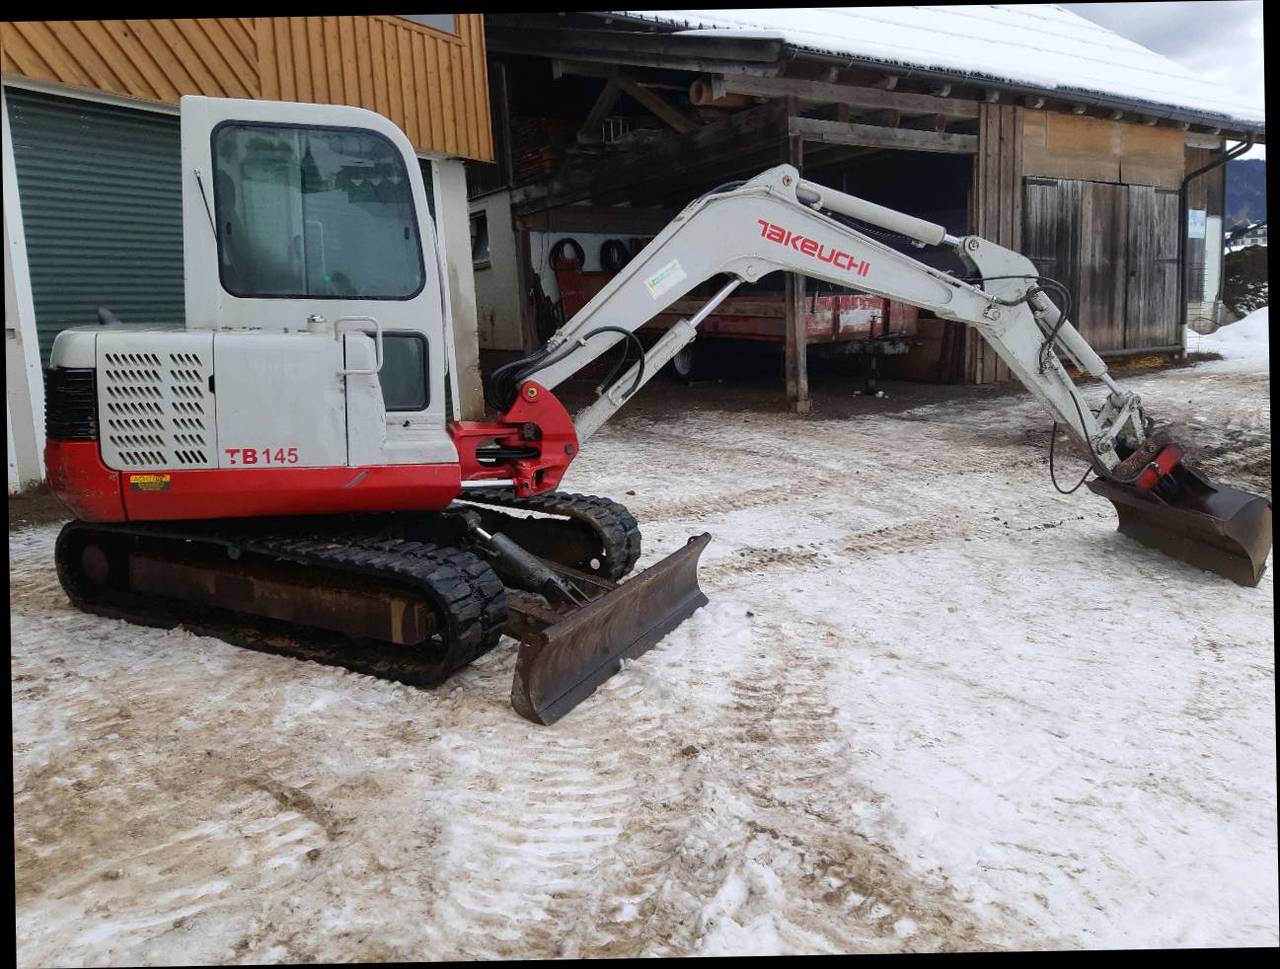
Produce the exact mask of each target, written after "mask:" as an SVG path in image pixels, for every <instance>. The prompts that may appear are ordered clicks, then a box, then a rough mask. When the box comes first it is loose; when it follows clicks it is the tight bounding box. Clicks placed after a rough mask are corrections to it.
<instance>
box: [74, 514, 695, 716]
mask: <svg viewBox="0 0 1280 969" xmlns="http://www.w3.org/2000/svg"><path fill="white" fill-rule="evenodd" d="M707 541H709V536H705V535H703V536H698V537H696V538H694V539H691V540H690V543H689V544H688V545H686V546H685V548H683V549H681V550H679V551H677V552H675V553H674V554H672V555H670V556H668V557H667V558H666V559H664V560H663V561H662V562H660V563H658V564H657V565H655V566H654V567H652V568H650V569H648V570H647V571H645V572H644V573H642V574H640V575H638V576H636V577H635V578H633V579H632V580H631V581H630V582H628V583H626V585H625V586H620V585H619V581H620V580H621V579H623V578H624V577H625V576H626V575H628V574H629V573H630V572H631V570H632V569H633V568H634V566H635V563H636V561H637V559H638V558H639V556H640V530H639V527H638V526H637V525H636V521H635V519H634V518H633V517H632V516H631V514H630V513H629V512H628V511H627V510H626V509H625V508H624V507H623V506H622V505H620V504H618V503H616V502H613V501H610V500H609V499H607V498H598V497H594V496H590V495H574V494H559V493H550V494H543V495H538V496H534V497H531V498H525V499H521V498H515V497H514V496H512V495H511V494H510V493H502V492H497V491H489V490H483V489H482V490H477V491H473V492H470V493H467V494H466V495H465V500H461V501H458V502H455V503H454V504H453V505H451V506H450V507H449V508H448V509H447V510H445V511H443V512H395V513H387V514H367V515H358V516H345V517H343V518H335V517H332V516H320V517H287V518H264V519H249V520H246V519H237V520H218V519H212V520H205V521H195V522H175V523H163V522H140V523H119V524H90V523H87V522H82V521H73V522H71V523H69V524H67V525H66V526H65V527H64V528H63V530H62V532H61V534H60V535H59V537H58V543H57V550H56V560H57V569H58V576H59V578H60V579H61V581H62V585H63V587H64V588H65V589H66V591H67V593H68V595H69V596H70V597H71V599H72V601H73V602H74V603H75V604H76V605H77V606H78V607H79V608H81V609H84V610H86V611H88V612H93V613H96V614H98V615H103V616H109V617H113V618H119V619H125V620H128V621H130V622H134V623H139V624H143V625H149V626H161V627H172V626H178V625H181V626H184V627H185V628H187V629H190V630H192V631H193V632H197V633H200V634H207V635H213V636H217V637H218V638H221V639H224V640H226V641H229V642H233V643H236V644H237V645H242V646H247V647H250V648H253V649H258V650H262V651H265V652H271V653H278V654H283V655H288V656H292V657H295V658H299V659H308V660H312V661H315V662H319V663H325V664H330V665H336V666H341V667H344V668H346V669H349V670H352V671H354V672H358V673H365V674H368V675H371V676H377V677H380V678H382V679H388V680H395V681H398V682H402V683H406V684H410V685H413V686H420V687H432V686H436V685H438V684H440V683H442V682H443V681H444V680H446V679H447V678H448V677H449V676H450V675H452V674H453V673H455V672H456V671H458V670H459V669H461V668H462V667H464V666H466V665H467V664H469V663H471V662H473V661H474V660H475V659H477V658H478V657H480V656H482V655H484V654H485V653H486V652H488V651H489V650H491V649H493V648H494V647H495V646H497V645H498V642H499V640H500V638H501V636H502V634H503V633H504V632H505V633H507V634H508V635H511V636H512V637H514V638H516V639H518V640H519V641H520V647H519V652H518V655H517V662H516V672H515V677H514V681H513V685H512V703H513V705H514V706H515V708H516V710H517V711H518V712H519V713H520V714H521V715H522V716H525V717H527V718H528V719H530V720H532V721H534V722H537V723H552V722H554V721H555V720H557V719H559V718H560V717H561V716H562V715H563V714H564V713H566V712H567V711H568V710H569V709H572V707H573V706H575V705H576V704H577V703H579V702H580V701H581V700H582V699H584V698H585V697H586V696H587V695H589V694H590V693H591V691H592V690H594V689H595V687H596V686H598V685H599V684H600V683H601V682H603V681H604V680H605V679H607V678H608V677H609V676H611V675H612V674H613V673H614V672H616V671H617V669H618V666H619V663H620V662H621V660H623V659H625V658H630V657H634V656H638V655H640V654H641V653H643V652H645V651H646V650H647V649H649V648H651V647H652V646H653V645H654V644H655V643H656V642H657V641H658V640H659V639H661V638H662V636H664V635H666V633H667V632H669V631H670V630H671V629H673V628H675V627H676V626H677V625H679V623H680V622H682V621H683V620H684V619H685V618H687V617H688V616H689V615H690V614H691V613H692V612H693V611H694V610H695V609H697V608H698V607H699V606H701V605H703V604H705V603H706V601H707V600H706V597H705V596H704V595H703V594H702V592H701V590H700V589H699V588H698V584H697V561H698V557H699V556H700V555H701V552H702V549H703V548H704V547H705V546H706V543H707Z"/></svg>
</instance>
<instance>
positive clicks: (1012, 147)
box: [962, 104, 1024, 384]
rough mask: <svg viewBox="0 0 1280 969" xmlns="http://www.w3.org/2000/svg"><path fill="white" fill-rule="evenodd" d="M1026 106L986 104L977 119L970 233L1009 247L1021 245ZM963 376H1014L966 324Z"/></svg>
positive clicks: (992, 379) (973, 379)
mask: <svg viewBox="0 0 1280 969" xmlns="http://www.w3.org/2000/svg"><path fill="white" fill-rule="evenodd" d="M1023 112H1024V109H1023V108H1019V107H1015V106H1013V105H1007V104H983V105H982V106H981V114H980V117H979V120H978V153H977V155H976V156H974V164H973V191H972V192H971V193H970V220H969V223H970V225H971V226H972V231H973V232H974V233H975V234H977V235H980V236H982V237H983V238H986V239H990V240H991V241H992V242H995V243H997V244H998V245H1002V246H1005V247H1007V248H1010V249H1014V250H1017V249H1020V248H1021V246H1022V169H1023V166H1022V143H1023V125H1022V114H1023ZM962 349H963V354H964V356H963V370H962V375H963V379H964V380H965V381H966V382H968V383H976V384H987V383H996V382H998V381H1002V380H1008V379H1010V374H1009V368H1008V367H1006V366H1005V364H1004V361H1002V360H1001V359H1000V358H999V357H998V356H996V352H995V351H994V350H993V349H991V347H990V346H989V345H988V344H987V341H986V340H984V339H982V337H981V336H979V335H978V333H977V331H976V330H974V329H972V328H971V327H966V328H965V335H964V341H963V344H962Z"/></svg>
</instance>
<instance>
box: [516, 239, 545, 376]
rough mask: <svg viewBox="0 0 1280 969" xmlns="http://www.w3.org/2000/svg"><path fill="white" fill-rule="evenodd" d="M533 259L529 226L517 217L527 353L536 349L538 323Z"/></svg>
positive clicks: (522, 322)
mask: <svg viewBox="0 0 1280 969" xmlns="http://www.w3.org/2000/svg"><path fill="white" fill-rule="evenodd" d="M532 274H533V261H532V259H531V258H530V253H529V226H528V224H527V223H526V222H525V220H524V219H521V218H517V219H516V285H517V286H519V288H520V342H521V344H522V346H523V349H524V352H525V353H530V352H532V351H533V350H536V349H537V348H538V346H539V345H540V343H539V340H538V323H537V319H536V317H535V313H534V305H533V295H532V289H533V278H532Z"/></svg>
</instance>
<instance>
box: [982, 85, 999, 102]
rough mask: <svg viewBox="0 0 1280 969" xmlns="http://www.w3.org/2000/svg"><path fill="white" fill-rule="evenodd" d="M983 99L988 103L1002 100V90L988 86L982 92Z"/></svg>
mask: <svg viewBox="0 0 1280 969" xmlns="http://www.w3.org/2000/svg"><path fill="white" fill-rule="evenodd" d="M982 100H983V101H985V102H986V103H987V104H995V103H996V102H997V101H999V100H1000V92H999V91H997V90H996V89H995V88H987V90H986V91H984V92H983V93H982Z"/></svg>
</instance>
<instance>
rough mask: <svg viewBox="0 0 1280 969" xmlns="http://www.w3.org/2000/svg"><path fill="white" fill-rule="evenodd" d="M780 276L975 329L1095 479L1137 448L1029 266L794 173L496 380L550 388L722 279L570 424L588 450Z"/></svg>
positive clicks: (680, 242) (673, 230)
mask: <svg viewBox="0 0 1280 969" xmlns="http://www.w3.org/2000/svg"><path fill="white" fill-rule="evenodd" d="M841 215H843V216H847V217H850V218H854V219H857V220H859V221H861V222H864V223H869V224H871V225H875V226H878V227H880V228H882V229H886V230H889V231H890V232H893V233H896V234H898V235H901V236H905V237H907V238H909V239H911V240H912V241H913V242H915V243H917V244H918V245H921V246H924V245H945V246H948V247H950V248H952V249H954V250H955V252H956V253H957V255H958V256H959V257H960V259H961V260H962V262H963V264H964V265H965V267H966V268H967V269H968V270H969V271H970V272H969V274H968V276H967V277H966V278H957V277H956V276H953V275H950V274H948V273H946V272H943V271H941V270H939V269H935V268H932V267H930V266H927V265H925V264H924V263H922V262H920V261H918V260H916V259H913V258H911V256H909V255H907V254H905V253H903V252H900V251H898V250H897V249H894V248H892V247H890V246H888V245H886V244H885V243H883V242H881V241H879V240H877V239H874V238H872V237H870V236H868V235H866V234H865V233H863V232H860V231H858V230H857V229H856V228H853V227H852V226H850V225H848V224H846V223H844V222H842V221H840V220H839V218H838V216H841ZM779 270H784V271H787V272H794V273H800V274H801V275H804V276H808V277H811V278H814V279H821V280H825V281H827V282H829V283H833V284H835V285H837V286H842V287H849V288H853V289H857V290H859V291H862V292H867V293H872V294H875V295H877V296H884V297H888V298H890V299H893V300H897V301H898V302H902V303H910V304H912V305H914V306H917V307H920V308H921V309H925V310H928V311H930V312H931V313H933V314H934V315H936V316H938V317H940V318H942V319H946V320H956V321H959V322H961V323H965V324H967V325H969V326H972V327H974V328H975V329H976V330H978V332H979V333H981V334H982V336H983V337H984V338H985V339H986V340H987V342H988V343H990V344H991V346H992V347H993V348H994V349H995V350H996V352H997V353H998V354H999V355H1000V357H1001V358H1002V359H1003V360H1004V361H1005V363H1006V364H1008V366H1009V369H1010V370H1011V371H1012V372H1013V373H1014V374H1015V375H1016V376H1017V377H1018V379H1019V380H1020V381H1021V382H1022V383H1023V384H1025V385H1026V386H1027V387H1028V388H1030V389H1031V391H1032V392H1033V393H1034V394H1036V396H1037V397H1039V398H1040V399H1041V400H1042V401H1043V402H1044V403H1045V404H1046V405H1047V406H1048V407H1049V408H1050V409H1051V410H1052V411H1053V413H1054V415H1055V417H1056V419H1057V420H1058V422H1059V423H1061V424H1063V425H1064V426H1066V427H1067V428H1069V429H1070V430H1071V432H1072V434H1073V436H1074V437H1075V438H1076V440H1077V441H1078V442H1079V443H1080V445H1081V446H1082V447H1084V448H1085V450H1086V452H1087V453H1089V454H1090V456H1091V459H1092V460H1093V461H1094V463H1095V464H1096V465H1101V466H1102V467H1103V468H1105V469H1108V470H1109V469H1112V468H1114V467H1116V466H1117V465H1118V464H1119V463H1120V461H1121V457H1120V455H1119V454H1118V453H1117V443H1118V442H1119V443H1120V445H1121V446H1122V447H1124V448H1127V449H1128V450H1129V451H1132V450H1133V449H1135V448H1137V447H1139V446H1140V445H1141V444H1142V443H1143V442H1144V439H1145V429H1144V426H1143V419H1142V409H1141V402H1140V401H1139V399H1138V398H1137V397H1136V396H1135V395H1134V394H1132V393H1130V392H1128V391H1124V390H1122V389H1120V388H1119V387H1118V386H1117V385H1116V384H1115V382H1114V381H1113V380H1112V379H1111V377H1110V375H1109V374H1108V373H1107V368H1106V365H1105V364H1104V363H1103V362H1102V360H1101V359H1100V358H1099V357H1098V355H1097V354H1096V353H1094V351H1093V350H1092V349H1091V348H1090V347H1089V345H1088V343H1087V342H1086V341H1085V340H1084V339H1083V338H1082V337H1081V336H1080V334H1079V333H1078V332H1077V331H1076V329H1075V327H1073V326H1072V325H1071V324H1070V322H1068V321H1066V320H1064V319H1062V312H1061V310H1060V309H1059V308H1058V307H1057V306H1056V305H1055V304H1054V303H1053V301H1052V300H1051V299H1050V298H1049V297H1048V295H1047V294H1046V293H1045V292H1044V290H1043V289H1042V288H1041V286H1040V285H1039V274H1038V272H1037V271H1036V268H1035V266H1034V265H1033V264H1032V263H1031V261H1030V260H1029V259H1027V258H1026V257H1025V256H1022V255H1020V254H1019V253H1016V252H1011V251H1010V250H1008V249H1005V248H1003V247H1001V246H998V245H996V244H994V243H992V242H990V241H988V240H986V239H982V238H980V237H978V236H966V237H963V238H957V237H955V236H951V235H948V234H947V232H946V230H945V229H944V228H943V227H942V226H939V225H935V224H933V223H930V222H926V221H924V220H922V219H917V218H913V217H911V216H908V215H904V214H903V213H900V212H895V211H893V210H891V209H887V208H884V207H883V206H879V205H876V204H874V203H871V202H867V201H865V200H863V199H858V198H855V197H854V196H851V195H846V194H845V193H843V192H836V191H833V190H832V189H829V188H826V187H823V186H820V185H817V184H815V183H812V182H807V181H804V180H803V179H801V178H800V177H799V175H798V173H797V172H796V170H795V168H793V167H791V166H790V165H779V166H778V167H776V168H772V169H769V170H768V171H766V172H763V173H762V174H760V175H758V176H756V177H755V178H753V179H751V180H750V181H748V182H745V183H743V184H742V185H740V186H737V187H733V188H729V189H727V190H724V191H716V192H712V193H710V194H707V195H704V196H702V197H701V198H699V199H697V200H695V201H694V202H692V203H690V205H688V206H687V207H686V208H685V209H684V211H682V212H681V213H680V214H679V215H678V216H677V217H676V218H675V219H674V220H673V221H672V222H671V223H670V224H669V225H668V226H667V227H666V228H665V229H663V231H662V232H661V233H660V234H659V235H658V236H657V237H655V238H654V240H653V241H652V242H651V243H649V245H648V246H646V247H645V248H644V249H643V250H642V251H641V252H640V253H639V254H638V255H637V256H636V257H635V258H634V259H633V260H632V261H631V262H629V263H628V264H627V265H626V266H625V267H624V268H623V269H622V271H621V272H619V273H618V274H617V275H616V276H614V277H613V279H611V280H610V281H609V283H608V284H607V285H606V286H605V287H604V288H603V289H602V290H601V291H600V292H599V293H598V294H597V295H596V297H595V298H594V299H592V300H591V302H589V303H588V304H587V305H586V306H584V307H583V308H582V310H581V311H580V312H578V313H577V314H576V315H575V316H574V317H573V318H572V319H571V320H569V321H568V322H567V323H565V325H564V326H563V327H561V328H560V329H559V330H558V331H557V332H556V333H555V334H554V335H553V336H552V337H551V339H550V340H549V341H548V342H547V344H546V346H545V347H544V348H543V349H542V350H540V351H538V353H536V354H535V355H534V356H533V357H532V358H527V360H526V361H525V362H524V364H525V365H524V366H523V367H519V368H517V369H516V370H514V371H508V372H507V373H506V374H505V375H503V376H505V377H506V378H507V380H508V381H511V377H512V376H513V374H514V376H515V378H516V379H515V381H514V382H510V383H509V387H508V392H510V390H512V389H514V387H515V384H517V383H519V382H521V381H523V380H529V379H536V380H537V382H538V383H539V384H541V385H542V386H544V387H547V388H548V389H550V388H554V387H556V386H557V385H558V384H559V383H561V382H562V381H563V380H565V379H566V378H568V377H570V376H572V375H573V374H574V373H576V372H577V371H579V370H581V369H582V367H584V366H585V365H586V364H587V363H589V362H591V361H592V360H594V359H595V358H596V357H598V356H600V355H601V354H602V353H605V352H606V351H608V350H609V349H610V348H611V347H613V346H614V345H616V344H617V343H618V342H619V341H620V340H623V339H626V338H627V334H629V333H632V332H634V331H635V330H637V329H639V328H640V327H641V326H643V325H644V324H645V323H647V322H648V321H649V320H650V319H652V318H653V317H654V316H655V315H656V314H658V313H660V312H662V311H663V310H664V309H666V307H667V306H669V305H670V304H671V303H673V302H674V301H676V300H677V299H679V298H681V297H682V296H684V295H685V294H687V293H688V292H689V291H690V290H692V289H693V288H694V287H695V286H697V285H698V284H700V283H702V282H703V281H705V280H707V279H711V278H713V277H715V276H727V277H728V281H727V282H726V283H725V285H724V286H723V287H721V288H720V289H719V290H718V292H716V294H715V295H714V296H713V297H712V298H711V299H710V300H709V301H708V302H707V303H706V304H705V305H704V306H703V307H702V309H701V310H700V311H699V312H698V313H697V314H695V315H694V316H693V317H692V318H690V319H688V320H681V321H679V322H678V323H677V324H676V325H675V326H674V327H672V328H671V329H670V330H668V331H667V333H666V334H664V336H663V337H662V338H661V339H659V340H658V341H657V343H656V344H655V345H654V346H653V347H651V348H650V349H649V350H648V351H647V352H646V353H645V354H644V358H643V363H640V362H637V363H636V364H634V365H633V366H632V368H631V369H630V370H629V371H627V372H626V373H624V374H623V375H621V376H620V377H619V379H617V380H616V381H614V382H613V384H612V385H611V386H610V387H609V388H607V389H606V390H604V391H603V392H602V394H601V396H600V398H599V399H598V400H597V401H596V402H594V403H593V404H591V405H589V406H588V407H586V408H585V409H584V410H583V411H582V412H580V413H579V414H578V415H577V417H576V419H575V426H576V430H577V435H578V439H579V441H580V442H583V441H586V440H587V439H588V438H589V437H590V436H591V435H592V434H594V433H595V431H596V430H598V429H599V427H600V426H601V425H602V424H603V423H604V421H605V420H607V419H608V417H609V416H611V415H612V413H613V412H614V411H616V410H617V409H618V408H619V407H620V406H621V405H622V404H623V403H625V402H626V401H627V400H628V399H629V398H630V397H631V396H633V395H634V394H635V393H636V392H637V391H638V390H639V389H640V387H642V386H643V385H644V384H645V383H646V382H647V380H648V379H650V378H651V377H653V375H654V374H655V373H657V371H658V370H659V369H660V368H661V367H662V366H663V364H665V363H666V362H667V361H668V360H670V359H671V358H672V357H673V356H674V355H675V354H676V353H677V352H679V350H680V349H681V347H683V346H685V345H686V344H687V343H689V342H690V341H691V340H693V339H694V338H695V336H696V335H697V327H698V325H699V324H700V323H701V322H702V321H703V320H704V319H705V318H706V316H707V315H709V314H710V313H711V312H712V311H713V310H714V309H715V308H716V306H717V305H719V303H720V302H721V301H723V300H724V299H725V298H726V297H728V296H729V294H730V293H732V292H733V290H734V289H735V288H736V287H737V286H738V285H740V284H741V283H743V282H754V281H756V280H758V279H760V278H761V277H762V276H765V275H768V274H769V273H772V272H777V271H779ZM1051 334H1052V336H1053V338H1052V339H1050V335H1051ZM1060 352H1061V353H1064V354H1066V356H1067V357H1068V358H1069V359H1070V360H1071V361H1072V362H1073V363H1075V364H1076V366H1078V367H1079V368H1080V369H1081V370H1084V371H1085V372H1087V373H1089V374H1091V375H1092V376H1094V377H1097V378H1098V379H1099V380H1101V381H1102V382H1103V383H1104V384H1105V385H1106V387H1107V389H1108V391H1109V394H1108V397H1107V400H1106V401H1105V403H1104V404H1103V406H1102V409H1101V410H1100V411H1099V412H1098V413H1097V414H1096V415H1095V413H1094V412H1093V411H1092V410H1091V409H1090V407H1089V406H1088V404H1087V403H1086V402H1085V400H1084V399H1083V397H1082V396H1081V394H1080V391H1079V390H1078V389H1077V388H1076V386H1075V385H1074V383H1073V382H1072V380H1071V378H1070V377H1069V376H1068V374H1067V371H1066V369H1065V368H1064V366H1063V364H1062V362H1061V360H1060V359H1059V353H1060Z"/></svg>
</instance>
